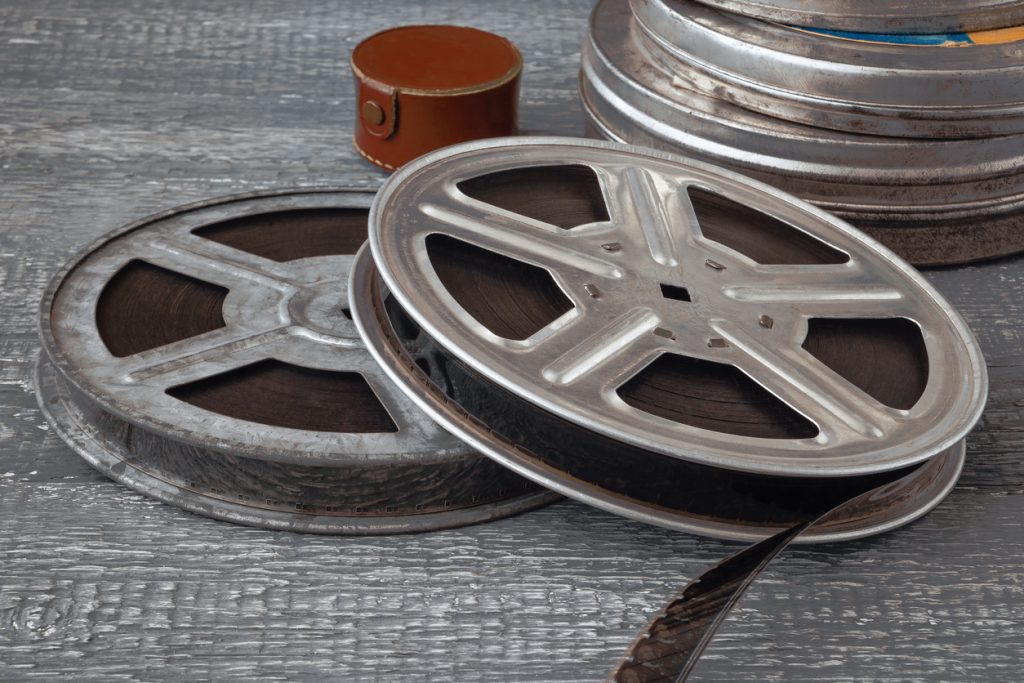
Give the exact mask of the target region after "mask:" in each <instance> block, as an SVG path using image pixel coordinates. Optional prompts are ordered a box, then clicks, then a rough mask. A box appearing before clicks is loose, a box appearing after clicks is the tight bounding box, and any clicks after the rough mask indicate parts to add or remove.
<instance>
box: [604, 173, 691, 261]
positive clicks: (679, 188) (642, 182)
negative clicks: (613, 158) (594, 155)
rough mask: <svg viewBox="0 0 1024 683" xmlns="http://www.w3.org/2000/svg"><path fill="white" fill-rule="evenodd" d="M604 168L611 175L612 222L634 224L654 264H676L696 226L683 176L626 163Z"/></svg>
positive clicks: (625, 224)
mask: <svg viewBox="0 0 1024 683" xmlns="http://www.w3.org/2000/svg"><path fill="white" fill-rule="evenodd" d="M604 170H605V171H606V172H608V173H609V174H610V175H611V176H612V177H613V178H614V182H612V183H609V184H610V185H611V187H610V192H611V193H612V196H613V201H612V206H613V207H614V208H613V212H612V213H613V215H614V217H615V218H614V220H615V222H616V224H617V225H618V226H621V227H624V228H626V227H628V226H632V227H634V228H636V227H638V228H639V229H640V233H641V235H642V238H643V242H644V243H645V244H646V246H647V250H648V252H649V253H650V258H651V259H652V260H653V261H654V262H655V263H658V264H659V265H662V266H667V267H676V266H679V265H680V263H681V262H683V260H684V259H683V255H682V253H681V252H682V250H683V249H685V247H686V245H688V244H692V242H693V240H694V238H695V235H696V234H697V233H698V232H699V229H700V228H699V226H698V223H697V217H696V215H695V214H694V212H693V207H692V206H690V202H689V200H688V198H687V197H686V192H685V184H684V183H683V182H681V181H683V180H684V179H683V178H679V177H674V178H667V177H665V176H664V175H663V174H656V173H652V172H651V171H649V170H646V169H638V168H633V167H629V166H620V167H607V166H606V167H604Z"/></svg>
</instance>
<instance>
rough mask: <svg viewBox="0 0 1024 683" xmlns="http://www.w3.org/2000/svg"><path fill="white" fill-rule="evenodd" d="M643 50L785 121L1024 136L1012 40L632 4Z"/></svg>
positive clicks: (686, 4)
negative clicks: (938, 41) (974, 41)
mask: <svg viewBox="0 0 1024 683" xmlns="http://www.w3.org/2000/svg"><path fill="white" fill-rule="evenodd" d="M630 6H631V8H632V11H633V15H634V16H635V17H636V20H637V22H638V25H639V27H640V28H641V29H642V33H643V37H644V38H645V39H646V40H647V43H648V44H649V45H650V48H651V49H650V52H651V54H652V55H653V56H654V58H655V59H657V60H658V61H659V62H660V63H662V64H663V65H664V68H666V69H667V70H669V71H672V72H684V73H687V74H688V75H689V79H690V82H691V83H692V84H693V85H694V86H695V87H696V88H698V89H699V91H700V92H701V93H703V94H705V95H708V96H711V97H720V98H722V99H725V100H728V101H730V102H734V103H736V104H739V105H740V106H742V107H745V108H747V109H750V110H752V111H756V112H760V113H762V114H765V115H768V116H773V117H776V118H779V119H782V120H784V121H792V122H797V123H804V124H807V125H811V126H816V127H819V128H827V129H829V130H842V131H847V132H850V133H857V134H871V135H887V136H892V137H916V138H956V139H961V138H970V137H992V136H996V135H1006V134H1011V133H1020V132H1024V90H1022V89H1021V88H1020V87H1019V83H1020V80H1021V77H1022V76H1024V66H1022V60H1021V56H1022V48H1021V43H1020V42H1019V41H1007V42H1000V43H995V44H980V45H966V46H963V47H949V46H945V45H901V44H894V43H891V42H890V43H886V42H880V41H882V40H883V38H882V37H880V36H876V37H874V38H873V40H868V39H867V38H866V39H864V40H850V39H847V38H839V37H835V36H832V35H826V34H822V33H817V32H813V31H808V30H801V29H799V28H794V27H791V26H783V25H781V24H776V23H769V22H764V21H759V20H757V19H751V18H749V17H745V16H742V15H737V14H730V13H728V12H722V11H718V10H715V9H712V8H710V7H706V6H704V5H702V4H700V3H699V2H696V1H694V0H631V1H630Z"/></svg>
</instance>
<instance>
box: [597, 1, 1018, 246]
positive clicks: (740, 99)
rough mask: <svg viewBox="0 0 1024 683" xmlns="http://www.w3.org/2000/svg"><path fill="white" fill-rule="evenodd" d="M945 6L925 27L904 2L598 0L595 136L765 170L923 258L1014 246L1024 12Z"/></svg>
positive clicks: (750, 171) (761, 173)
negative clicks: (846, 5)
mask: <svg viewBox="0 0 1024 683" xmlns="http://www.w3.org/2000/svg"><path fill="white" fill-rule="evenodd" d="M946 4H949V3H945V4H944V3H939V5H938V6H936V7H934V14H935V16H934V17H929V18H927V19H931V20H933V21H929V20H926V19H922V18H921V17H914V16H911V15H912V14H913V13H912V12H908V11H906V8H902V7H896V6H895V4H894V3H873V4H869V5H866V6H863V7H861V8H860V9H859V10H858V13H857V14H856V16H854V15H852V14H851V13H850V12H849V10H846V11H844V10H843V8H842V7H839V6H838V4H837V3H835V2H827V1H825V0H822V1H820V2H817V3H799V4H798V6H796V5H794V3H786V2H770V3H767V2H761V3H754V2H745V1H739V0H737V1H729V2H718V1H715V2H709V3H706V4H704V3H699V2H694V1H693V0H632V1H631V2H630V1H629V0H602V1H601V2H599V3H598V5H597V7H596V8H595V10H594V13H593V15H592V17H591V25H590V32H589V35H588V37H587V39H586V41H585V44H584V46H583V55H582V69H581V76H580V93H581V97H582V100H583V105H584V110H585V112H586V113H587V116H588V127H589V131H590V133H591V134H593V135H598V136H601V137H605V138H609V139H614V140H620V141H627V142H633V143H639V144H645V145H648V146H652V147H656V148H660V149H665V150H672V151H678V152H683V153H685V154H687V155H688V156H692V157H696V158H699V159H703V160H707V161H712V162H714V163H717V164H720V165H723V166H726V167H728V168H731V169H734V170H738V171H740V172H742V173H745V174H747V175H752V176H754V177H757V178H759V179H761V180H764V181H766V182H768V183H770V184H772V185H775V186H776V187H779V188H781V189H784V190H787V191H789V192H792V193H794V194H796V195H798V196H800V197H802V198H804V199H807V200H809V201H811V202H813V203H815V204H817V205H818V206H821V207H822V208H825V209H827V210H829V211H831V212H833V213H836V214H838V215H839V216H841V217H843V218H846V219H847V220H850V221H851V222H853V223H854V224H855V225H857V226H858V227H861V228H862V229H864V230H866V231H867V232H869V233H870V234H871V235H873V236H874V237H876V238H877V239H880V240H881V241H882V242H884V243H886V244H887V246H889V247H890V248H892V249H893V250H894V251H896V252H897V253H899V254H900V255H901V256H903V257H905V258H907V259H908V260H910V261H911V262H913V263H915V264H918V265H937V264H949V263H960V262H967V261H974V260H979V259H985V258H991V257H996V256H1003V255H1008V254H1013V253H1017V252H1019V251H1021V250H1022V249H1024V231H1022V230H1021V228H1020V222H1021V221H1022V220H1024V219H1022V216H1021V212H1022V208H1024V206H1022V202H1024V187H1022V185H1024V183H1022V176H1021V174H1020V172H1019V171H1018V168H1019V167H1020V165H1021V164H1020V162H1021V160H1022V157H1024V86H1022V83H1024V80H1022V79H1021V75H1022V72H1024V61H1022V59H1021V57H1022V54H1024V52H1022V45H1024V43H1022V42H1020V40H1018V39H1019V38H1020V37H1021V35H1024V32H1022V31H1020V30H1018V29H1015V28H1013V27H1012V26H1010V27H1009V28H1006V27H1007V26H1008V25H1012V24H1014V23H1020V21H1021V17H1020V13H1021V6H1020V3H1012V2H1011V3H999V2H991V3H987V4H986V5H985V6H984V7H983V8H978V9H976V10H963V9H957V8H955V7H946V6H945V5H946ZM711 5H714V6H711ZM790 5H794V7H790ZM876 6H877V7H876ZM719 8H721V9H719ZM928 9H929V11H932V10H933V8H932V7H931V6H929V8H928ZM725 10H730V11H725ZM740 12H742V14H741V13H740ZM780 21H786V22H799V23H800V24H801V25H800V26H794V25H787V24H782V23H776V22H780ZM854 29H856V30H857V31H859V32H857V33H852V32H851V31H852V30H854ZM869 31H872V32H875V33H868V32H869ZM879 31H885V32H886V33H885V34H881V33H878V32H879ZM921 31H934V32H935V33H920V32H921ZM949 31H959V32H957V33H949ZM963 31H972V32H963ZM939 32H941V33H939Z"/></svg>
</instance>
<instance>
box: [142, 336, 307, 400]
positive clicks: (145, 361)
mask: <svg viewBox="0 0 1024 683" xmlns="http://www.w3.org/2000/svg"><path fill="white" fill-rule="evenodd" d="M289 338H290V335H289V332H288V328H287V327H284V326H281V327H276V328H272V329H269V330H260V331H249V330H245V329H238V328H236V327H225V328H222V329H220V330H216V331H214V332H210V333H207V334H205V335H200V336H198V337H190V338H188V339H185V340H182V341H180V342H175V343H173V344H168V345H167V346H160V347H157V348H156V349H152V350H150V351H144V352H143V353H141V354H139V356H137V357H134V358H130V359H127V360H128V362H126V363H125V364H124V365H125V366H126V367H125V368H124V370H123V373H124V375H125V376H127V377H128V378H129V379H130V381H133V382H145V383H146V384H148V385H151V386H156V387H160V388H162V389H168V388H171V387H174V386H177V385H179V384H184V383H186V382H191V381H195V380H197V379H202V378H204V377H208V376H210V375H214V374H217V373H218V372H223V371H226V370H230V369H233V368H236V367H238V366H240V365H246V364H248V363H255V362H257V361H260V360H265V359H267V358H269V357H270V354H271V349H272V347H273V346H274V345H276V344H279V343H281V342H282V341H283V340H287V339H289Z"/></svg>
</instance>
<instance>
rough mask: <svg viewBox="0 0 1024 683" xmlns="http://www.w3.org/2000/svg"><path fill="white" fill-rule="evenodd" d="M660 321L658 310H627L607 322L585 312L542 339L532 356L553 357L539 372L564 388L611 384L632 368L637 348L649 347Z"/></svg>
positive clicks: (596, 315)
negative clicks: (590, 383)
mask: <svg viewBox="0 0 1024 683" xmlns="http://www.w3.org/2000/svg"><path fill="white" fill-rule="evenodd" d="M660 322H661V316H659V315H658V313H657V311H655V310H654V309H652V308H648V307H645V306H637V307H633V308H630V309H628V310H626V311H625V312H624V313H622V314H620V315H618V316H617V317H615V318H614V319H612V320H611V321H610V322H609V321H606V320H605V319H602V318H601V316H599V315H598V314H597V313H596V312H594V313H590V314H588V313H584V314H583V315H581V316H580V317H579V319H578V320H576V321H574V322H573V323H571V324H570V325H568V326H566V328H565V329H564V330H562V331H560V332H556V333H554V334H553V335H551V336H550V337H549V338H546V339H544V340H543V341H542V342H541V343H540V344H539V345H538V346H536V347H534V349H533V350H532V351H531V353H532V354H537V355H538V356H543V358H538V361H539V362H541V363H544V362H545V361H544V359H546V358H551V357H552V356H554V358H553V360H551V361H550V362H547V363H546V364H544V365H543V367H542V368H541V370H540V374H541V375H542V376H543V378H544V379H545V380H547V381H549V382H551V383H553V384H556V385H562V386H564V385H569V384H573V383H575V382H578V381H580V380H582V379H584V378H587V379H588V380H589V381H599V380H597V378H606V379H607V380H609V381H610V380H612V379H614V378H621V377H622V376H623V375H625V374H626V373H627V372H628V371H629V370H630V369H632V368H634V367H635V365H636V355H637V351H638V347H642V346H646V347H651V346H652V344H651V340H650V336H651V333H652V332H653V331H654V330H656V329H658V325H659V323H660ZM556 347H557V348H556ZM600 383H601V384H602V385H607V383H608V382H606V381H602V382H600Z"/></svg>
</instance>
